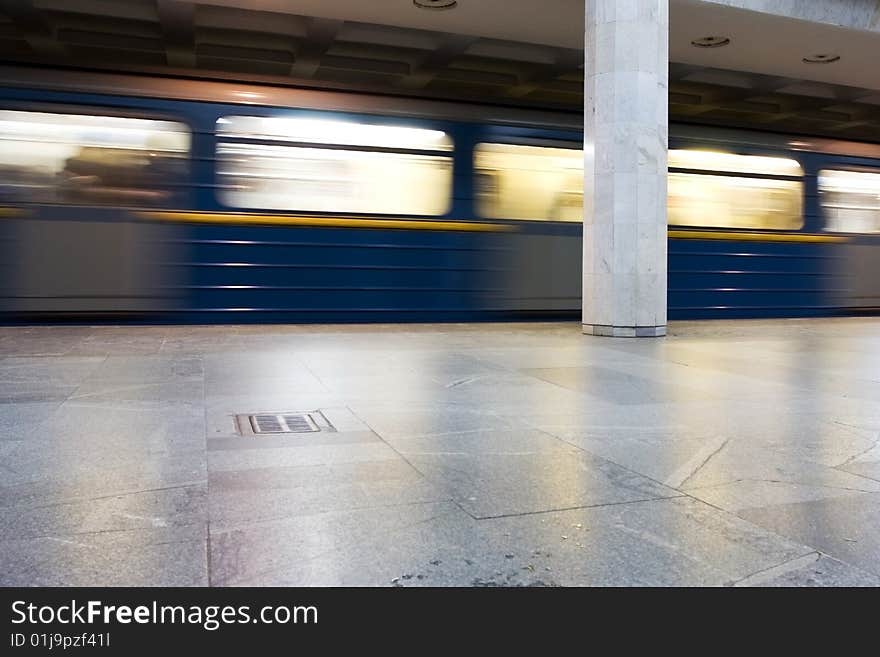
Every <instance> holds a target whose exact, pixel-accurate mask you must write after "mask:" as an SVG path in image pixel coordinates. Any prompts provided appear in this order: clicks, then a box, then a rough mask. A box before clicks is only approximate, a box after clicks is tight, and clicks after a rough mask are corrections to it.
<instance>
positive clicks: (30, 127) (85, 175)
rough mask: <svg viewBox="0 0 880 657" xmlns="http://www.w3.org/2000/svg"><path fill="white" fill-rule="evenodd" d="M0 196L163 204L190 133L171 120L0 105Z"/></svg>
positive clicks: (171, 195)
mask: <svg viewBox="0 0 880 657" xmlns="http://www.w3.org/2000/svg"><path fill="white" fill-rule="evenodd" d="M0 142H2V144H3V146H2V148H0V202H27V203H73V204H84V205H105V204H113V205H134V206H165V205H171V204H172V203H173V202H175V201H177V199H176V198H175V197H176V194H177V193H176V192H175V189H179V185H180V177H181V175H182V174H183V173H184V172H185V171H186V167H187V162H186V156H187V155H188V153H189V144H190V135H189V132H188V130H187V128H186V127H185V126H184V125H183V124H180V123H175V122H172V121H157V120H151V119H137V118H127V117H120V116H89V115H85V114H59V113H50V112H28V111H17V110H0Z"/></svg>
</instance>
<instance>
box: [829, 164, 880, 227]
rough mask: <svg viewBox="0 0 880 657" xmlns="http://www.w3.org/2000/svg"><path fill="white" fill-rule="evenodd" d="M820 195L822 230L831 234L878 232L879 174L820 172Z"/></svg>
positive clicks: (879, 216) (879, 214)
mask: <svg viewBox="0 0 880 657" xmlns="http://www.w3.org/2000/svg"><path fill="white" fill-rule="evenodd" d="M819 197H820V200H821V203H822V208H823V209H824V211H825V230H828V231H831V232H834V233H880V173H863V172H860V171H835V170H832V169H825V170H823V171H820V172H819Z"/></svg>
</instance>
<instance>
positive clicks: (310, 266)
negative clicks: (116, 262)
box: [161, 262, 509, 272]
mask: <svg viewBox="0 0 880 657" xmlns="http://www.w3.org/2000/svg"><path fill="white" fill-rule="evenodd" d="M161 264H162V266H163V267H231V268H235V267H244V268H253V269H367V270H371V271H372V270H380V271H453V272H456V271H467V272H474V271H475V272H489V271H492V272H505V271H509V270H508V269H505V268H502V267H423V266H410V265H335V264H328V265H322V264H306V265H300V264H295V263H286V262H280V263H259V262H164V263H161Z"/></svg>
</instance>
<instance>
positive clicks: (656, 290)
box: [583, 0, 669, 337]
mask: <svg viewBox="0 0 880 657" xmlns="http://www.w3.org/2000/svg"><path fill="white" fill-rule="evenodd" d="M584 56H585V64H584V284H583V293H584V294H583V328H584V333H589V334H593V335H610V336H620V337H655V336H661V335H665V334H666V156H667V148H668V141H667V135H668V110H667V102H668V95H669V94H668V89H667V83H668V70H669V64H668V58H669V0H586V35H585V42H584Z"/></svg>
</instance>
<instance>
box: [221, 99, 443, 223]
mask: <svg viewBox="0 0 880 657" xmlns="http://www.w3.org/2000/svg"><path fill="white" fill-rule="evenodd" d="M217 133H218V135H219V137H220V139H221V141H220V143H219V145H218V147H217V158H218V176H219V179H220V181H219V182H220V192H219V197H220V200H221V201H222V202H223V203H224V204H225V205H228V206H230V207H237V208H265V209H273V210H300V211H311V212H365V213H370V214H406V215H440V214H445V213H446V212H448V210H449V206H450V202H451V198H452V141H451V139H450V138H449V135H447V134H446V133H445V132H442V131H440V130H428V129H423V128H411V127H400V126H387V125H374V124H369V123H361V122H357V121H352V120H342V119H313V118H298V117H257V116H229V117H224V118H221V119H220V120H219V121H218V122H217Z"/></svg>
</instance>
